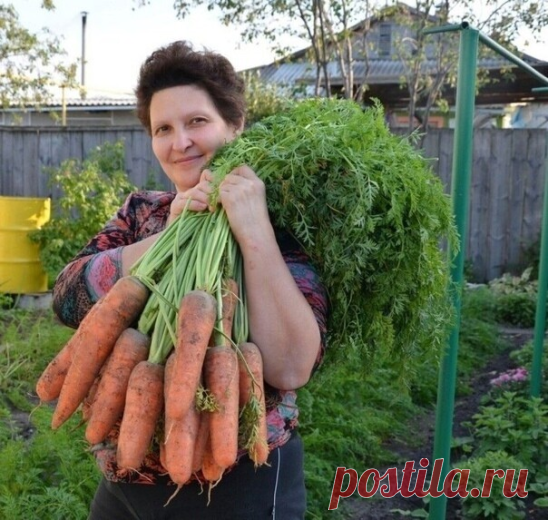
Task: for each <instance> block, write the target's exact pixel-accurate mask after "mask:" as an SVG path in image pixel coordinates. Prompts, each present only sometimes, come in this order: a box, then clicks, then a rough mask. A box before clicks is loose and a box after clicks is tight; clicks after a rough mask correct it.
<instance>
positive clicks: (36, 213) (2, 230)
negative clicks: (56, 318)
mask: <svg viewBox="0 0 548 520" xmlns="http://www.w3.org/2000/svg"><path fill="white" fill-rule="evenodd" d="M50 211H51V201H50V199H48V198H46V199H38V198H30V197H0V292H2V293H11V294H30V293H38V292H45V291H47V290H48V277H47V274H46V273H45V271H44V269H43V267H42V263H41V262H40V257H39V248H38V244H34V243H33V242H31V241H30V239H29V238H28V233H29V232H30V231H35V230H37V229H40V228H41V227H42V226H43V225H44V224H45V223H46V222H48V220H49V219H50Z"/></svg>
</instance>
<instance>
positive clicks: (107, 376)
mask: <svg viewBox="0 0 548 520" xmlns="http://www.w3.org/2000/svg"><path fill="white" fill-rule="evenodd" d="M149 345H150V339H149V337H148V336H147V335H145V334H143V333H142V332H139V331H138V330H137V329H133V328H128V329H126V330H124V332H122V334H120V337H119V338H118V341H117V342H116V344H115V345H114V349H113V350H112V353H111V354H110V356H109V358H108V359H107V362H106V364H105V365H104V366H105V369H104V372H103V375H102V377H101V381H100V383H99V386H98V389H97V394H96V396H95V400H94V402H93V405H92V409H91V416H90V418H89V421H88V425H87V427H86V439H87V441H88V442H89V443H90V444H97V443H99V442H102V441H103V440H104V439H105V438H106V436H107V435H108V433H109V432H110V430H111V429H112V427H113V426H114V425H115V424H116V421H117V420H118V419H119V418H120V417H121V416H122V413H123V411H124V404H125V401H126V391H127V385H128V381H129V376H130V374H131V371H132V370H133V368H134V367H135V366H136V365H137V363H140V362H141V361H144V360H145V359H147V356H148V349H149Z"/></svg>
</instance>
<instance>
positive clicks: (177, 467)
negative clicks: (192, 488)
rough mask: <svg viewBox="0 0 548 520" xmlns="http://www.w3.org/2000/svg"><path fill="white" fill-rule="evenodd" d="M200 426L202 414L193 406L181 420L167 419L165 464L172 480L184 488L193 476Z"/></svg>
mask: <svg viewBox="0 0 548 520" xmlns="http://www.w3.org/2000/svg"><path fill="white" fill-rule="evenodd" d="M199 426H200V413H199V412H198V410H196V407H195V406H191V407H190V408H189V409H188V412H187V413H186V416H185V417H183V419H181V420H171V419H167V418H166V422H165V440H164V445H165V463H166V469H167V471H168V473H169V476H170V477H171V480H173V482H175V484H177V485H178V486H182V485H183V484H185V483H186V482H188V480H189V479H190V477H191V476H192V460H193V456H194V446H195V444H196V436H197V434H198V428H199Z"/></svg>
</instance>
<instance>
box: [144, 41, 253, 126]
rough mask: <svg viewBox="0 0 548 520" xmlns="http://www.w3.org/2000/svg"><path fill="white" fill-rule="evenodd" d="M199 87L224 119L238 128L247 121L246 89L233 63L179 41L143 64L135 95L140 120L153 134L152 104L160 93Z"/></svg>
mask: <svg viewBox="0 0 548 520" xmlns="http://www.w3.org/2000/svg"><path fill="white" fill-rule="evenodd" d="M181 85H196V86H197V87H199V88H202V89H204V90H205V91H206V92H207V93H208V94H209V95H210V96H211V99H212V100H213V103H214V105H215V107H216V108H217V110H218V111H219V113H220V114H221V117H222V118H223V119H224V120H225V121H226V122H227V123H228V124H232V125H234V126H236V127H238V126H240V125H241V124H242V123H243V121H244V118H245V86H244V81H243V79H242V78H241V77H240V76H239V75H238V74H237V73H236V71H235V69H234V67H233V66H232V64H231V63H230V62H229V61H228V59H226V58H225V57H224V56H222V55H220V54H217V53H215V52H212V51H208V50H204V51H195V50H194V49H193V48H192V45H191V44H190V43H188V42H186V41H176V42H173V43H171V44H169V45H167V46H165V47H161V48H159V49H158V50H156V51H154V52H153V53H152V54H151V55H150V56H149V57H148V58H147V59H146V61H145V62H144V63H143V65H141V69H140V71H139V80H138V83H137V88H136V89H135V95H136V96H137V117H138V118H139V121H141V123H142V125H143V126H144V127H145V128H146V129H147V131H148V133H149V134H150V133H151V128H150V102H151V100H152V96H153V95H154V94H155V93H156V92H158V91H159V90H163V89H165V88H170V87H178V86H181Z"/></svg>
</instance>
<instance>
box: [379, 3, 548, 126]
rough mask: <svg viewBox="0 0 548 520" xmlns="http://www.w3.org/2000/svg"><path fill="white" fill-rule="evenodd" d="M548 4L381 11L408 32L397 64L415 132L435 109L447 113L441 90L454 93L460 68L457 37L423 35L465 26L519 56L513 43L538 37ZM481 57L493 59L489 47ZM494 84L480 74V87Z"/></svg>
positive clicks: (404, 6) (398, 7) (396, 6)
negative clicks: (434, 29) (520, 38)
mask: <svg viewBox="0 0 548 520" xmlns="http://www.w3.org/2000/svg"><path fill="white" fill-rule="evenodd" d="M545 4H546V2H542V1H540V2H539V1H534V0H486V1H485V2H483V6H478V2H474V1H472V0H441V1H440V0H438V1H436V0H415V2H414V4H413V6H410V5H407V4H403V3H401V2H393V5H392V6H390V7H388V8H386V9H385V10H383V15H384V16H387V17H392V19H393V20H394V21H395V22H396V23H397V24H399V25H400V26H402V27H404V28H405V33H404V37H402V38H401V39H399V40H398V41H395V42H394V44H395V48H396V53H397V55H398V58H399V59H400V61H401V63H402V65H403V68H404V71H405V72H404V77H403V78H402V84H403V85H405V87H406V88H407V91H408V94H409V104H408V113H409V124H408V130H409V132H411V131H412V130H414V129H415V128H416V126H417V123H416V122H417V121H418V126H419V127H420V128H422V129H427V128H428V122H429V116H430V112H431V110H432V109H433V108H434V106H436V105H438V106H439V107H442V108H447V104H446V102H445V100H444V99H443V97H442V95H443V89H444V88H445V87H447V86H450V87H454V86H455V83H456V69H457V63H458V48H459V45H458V34H457V33H443V34H437V35H426V34H425V33H424V31H425V29H428V28H432V27H434V26H443V25H447V24H450V23H455V22H459V21H461V20H466V21H468V22H469V23H471V25H472V26H473V27H475V28H476V29H478V30H480V31H481V32H482V33H483V34H486V35H487V36H489V37H491V38H492V39H493V40H495V41H497V42H498V43H499V44H501V45H503V46H505V47H508V48H510V49H511V50H513V51H517V49H516V48H515V45H513V41H514V40H515V38H516V36H517V35H518V34H519V33H520V32H521V31H522V30H523V29H527V30H528V31H529V32H530V33H531V34H532V36H533V37H536V36H538V35H539V33H540V31H541V29H542V28H543V27H544V26H546V23H547V22H548V7H547V6H546V5H545ZM479 55H480V57H481V56H487V55H493V51H491V50H489V49H487V48H486V47H485V46H480V47H479ZM489 81H492V80H491V79H490V78H489V75H488V72H487V71H485V70H480V71H479V72H478V86H481V85H484V84H486V83H487V82H489Z"/></svg>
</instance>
